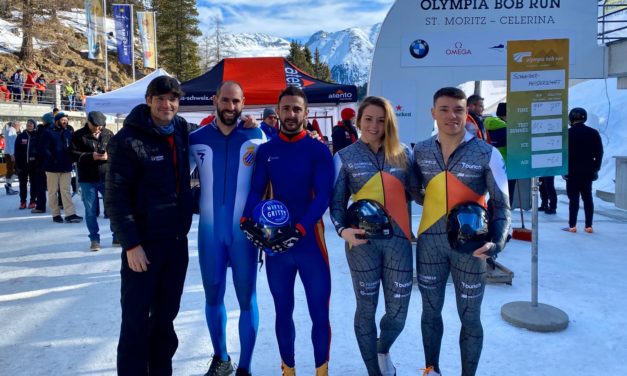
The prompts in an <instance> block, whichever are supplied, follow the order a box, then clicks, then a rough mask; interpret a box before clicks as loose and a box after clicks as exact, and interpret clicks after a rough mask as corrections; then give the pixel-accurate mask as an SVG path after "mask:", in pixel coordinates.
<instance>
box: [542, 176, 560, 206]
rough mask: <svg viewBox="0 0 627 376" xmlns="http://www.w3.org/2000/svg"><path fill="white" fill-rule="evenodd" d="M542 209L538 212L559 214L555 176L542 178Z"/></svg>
mask: <svg viewBox="0 0 627 376" xmlns="http://www.w3.org/2000/svg"><path fill="white" fill-rule="evenodd" d="M539 180H540V207H539V208H538V211H543V212H544V213H545V214H556V213H557V191H556V190H555V176H542V177H540V179H539Z"/></svg>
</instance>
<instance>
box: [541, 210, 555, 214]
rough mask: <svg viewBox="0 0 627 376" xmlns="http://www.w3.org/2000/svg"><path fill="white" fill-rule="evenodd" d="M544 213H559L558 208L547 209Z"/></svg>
mask: <svg viewBox="0 0 627 376" xmlns="http://www.w3.org/2000/svg"><path fill="white" fill-rule="evenodd" d="M544 214H557V210H556V209H546V210H545V211H544Z"/></svg>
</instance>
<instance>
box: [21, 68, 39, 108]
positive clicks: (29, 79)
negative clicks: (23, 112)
mask: <svg viewBox="0 0 627 376" xmlns="http://www.w3.org/2000/svg"><path fill="white" fill-rule="evenodd" d="M36 79H37V71H36V70H34V71H32V72H30V73H29V74H27V75H26V81H25V82H24V87H23V91H24V102H27V103H30V102H32V101H33V90H34V89H35V80H36Z"/></svg>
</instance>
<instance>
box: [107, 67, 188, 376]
mask: <svg viewBox="0 0 627 376" xmlns="http://www.w3.org/2000/svg"><path fill="white" fill-rule="evenodd" d="M182 95H183V92H182V90H181V87H180V84H179V83H178V81H177V80H176V79H174V78H172V77H169V76H161V77H157V78H155V79H154V80H152V81H151V82H150V84H149V85H148V88H147V89H146V103H147V104H141V105H138V106H137V107H135V108H134V109H133V110H132V111H131V113H130V114H129V115H128V117H127V118H126V120H125V121H124V127H123V128H122V129H121V130H120V131H119V132H118V133H117V134H116V135H115V136H113V137H112V138H111V141H109V145H108V146H107V153H108V160H109V170H108V171H107V178H106V186H105V208H106V211H107V213H108V215H109V218H110V221H111V230H112V231H113V232H114V233H115V235H116V236H117V237H118V239H119V241H120V243H121V245H122V269H121V272H120V273H121V276H122V289H121V290H122V291H121V292H122V298H121V300H120V302H121V305H122V325H121V328H120V339H119V342H118V356H117V370H118V375H132V376H137V375H148V374H150V375H171V374H172V356H173V355H174V353H175V352H176V348H177V346H178V340H177V337H176V333H175V332H174V325H173V321H174V319H175V317H176V315H177V314H178V310H179V304H180V301H181V295H182V293H183V284H184V282H185V273H186V271H187V263H188V248H187V233H188V231H189V228H190V226H191V222H192V196H191V188H190V171H189V157H188V149H189V147H188V130H187V129H188V128H187V122H186V121H185V119H183V118H181V117H179V116H176V113H177V111H178V107H179V98H180V97H181V96H182Z"/></svg>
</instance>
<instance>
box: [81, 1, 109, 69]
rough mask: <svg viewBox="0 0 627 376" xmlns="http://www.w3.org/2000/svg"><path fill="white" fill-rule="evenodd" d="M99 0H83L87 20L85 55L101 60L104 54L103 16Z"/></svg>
mask: <svg viewBox="0 0 627 376" xmlns="http://www.w3.org/2000/svg"><path fill="white" fill-rule="evenodd" d="M103 15H104V13H103V9H102V2H101V0H85V18H86V20H87V57H88V58H89V59H92V60H102V59H104V54H105V50H104V49H105V48H106V45H105V40H104V34H105V29H104V17H103Z"/></svg>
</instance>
